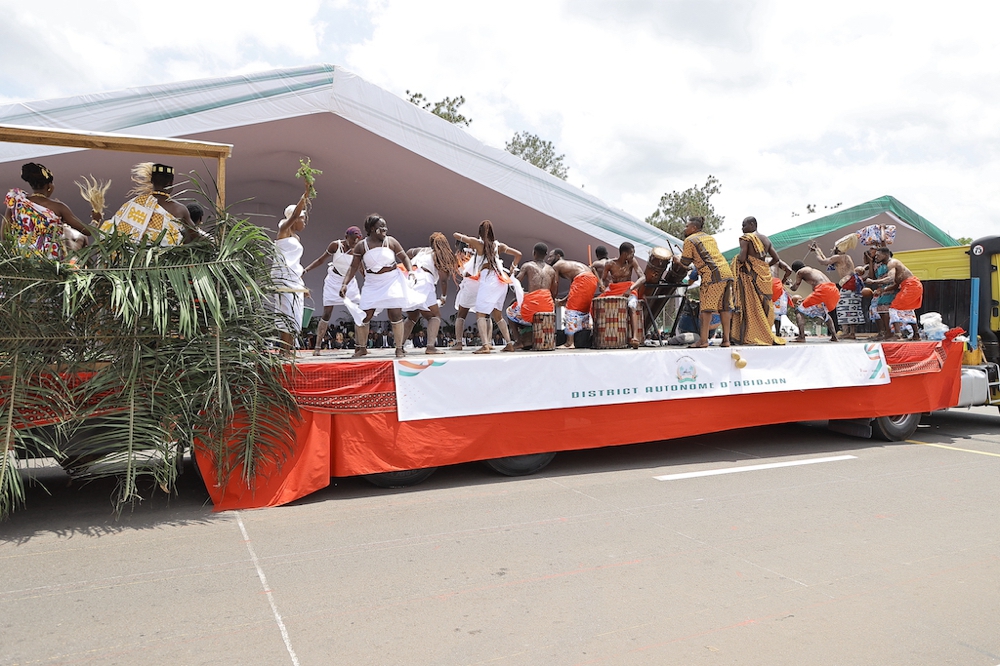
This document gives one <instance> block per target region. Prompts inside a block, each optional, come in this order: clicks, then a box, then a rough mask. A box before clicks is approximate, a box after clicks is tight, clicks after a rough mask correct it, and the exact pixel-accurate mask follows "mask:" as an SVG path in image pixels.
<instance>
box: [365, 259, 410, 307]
mask: <svg viewBox="0 0 1000 666" xmlns="http://www.w3.org/2000/svg"><path fill="white" fill-rule="evenodd" d="M419 298H420V297H419V295H417V294H415V293H414V292H413V290H412V289H411V288H410V281H409V280H408V279H407V278H406V274H405V273H403V271H401V270H399V269H395V268H394V269H393V270H391V271H387V272H385V273H368V272H365V284H364V287H362V288H361V309H362V310H391V309H395V308H399V309H401V310H407V309H409V308H412V307H413V306H414V305H416V304H417V303H419V300H418V299H419Z"/></svg>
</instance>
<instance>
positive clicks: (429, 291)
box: [403, 231, 458, 354]
mask: <svg viewBox="0 0 1000 666" xmlns="http://www.w3.org/2000/svg"><path fill="white" fill-rule="evenodd" d="M430 243H431V245H430V247H415V248H413V249H411V250H409V251H408V252H407V253H406V254H407V255H408V256H409V257H410V259H411V261H412V263H413V290H414V291H415V292H416V293H417V294H419V295H420V303H418V304H417V305H415V306H413V308H412V309H410V310H408V311H407V314H408V315H409V319H407V320H406V326H405V327H404V330H403V338H404V340H408V339H409V338H410V333H412V332H413V326H414V324H416V323H417V320H418V319H419V318H420V316H421V315H422V316H423V318H424V319H425V320H426V321H427V349H426V350H425V353H427V354H443V353H444V352H443V351H441V350H439V349H438V348H437V336H438V330H440V328H441V306H442V305H444V304H445V301H446V300H447V299H448V281H449V280H450V279H451V277H452V276H453V275H454V274H455V273H456V272H457V271H458V261H457V260H456V259H455V253H454V252H452V251H451V246H450V245H449V244H448V239H447V238H445V237H444V234H442V233H440V232H438V231H435V232H434V233H432V234H431V237H430ZM438 284H440V285H441V298H440V299H439V298H438V295H437V286H438Z"/></svg>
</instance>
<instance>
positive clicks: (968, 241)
mask: <svg viewBox="0 0 1000 666" xmlns="http://www.w3.org/2000/svg"><path fill="white" fill-rule="evenodd" d="M972 240H973V239H972V237H971V236H962V237H961V238H956V239H955V241H956V242H957V243H958V244H959V245H972Z"/></svg>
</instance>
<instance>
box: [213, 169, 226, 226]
mask: <svg viewBox="0 0 1000 666" xmlns="http://www.w3.org/2000/svg"><path fill="white" fill-rule="evenodd" d="M215 189H216V197H215V208H216V210H217V211H218V213H219V214H220V215H221V214H222V211H223V210H225V208H226V158H225V157H223V156H222V155H220V156H219V165H218V168H217V169H216V172H215Z"/></svg>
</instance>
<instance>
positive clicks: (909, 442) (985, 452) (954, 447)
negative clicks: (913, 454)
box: [906, 439, 1000, 458]
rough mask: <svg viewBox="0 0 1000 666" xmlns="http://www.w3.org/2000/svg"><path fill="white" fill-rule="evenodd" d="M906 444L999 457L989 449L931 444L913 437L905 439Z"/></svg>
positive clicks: (998, 454) (999, 454)
mask: <svg viewBox="0 0 1000 666" xmlns="http://www.w3.org/2000/svg"><path fill="white" fill-rule="evenodd" d="M906 443H907V444H922V445H924V446H935V447H937V448H939V449H950V450H951V451H961V452H963V453H978V454H979V455H981V456H993V457H994V458H1000V453H990V452H989V451H976V450H975V449H960V448H958V447H957V446H945V445H944V444H931V443H930V442H918V441H917V440H915V439H908V440H906Z"/></svg>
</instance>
